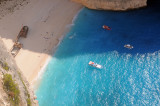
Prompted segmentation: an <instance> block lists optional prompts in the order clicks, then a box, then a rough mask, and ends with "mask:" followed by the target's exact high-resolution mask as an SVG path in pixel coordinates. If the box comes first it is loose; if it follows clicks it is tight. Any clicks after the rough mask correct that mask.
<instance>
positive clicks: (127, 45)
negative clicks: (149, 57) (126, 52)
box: [124, 44, 133, 49]
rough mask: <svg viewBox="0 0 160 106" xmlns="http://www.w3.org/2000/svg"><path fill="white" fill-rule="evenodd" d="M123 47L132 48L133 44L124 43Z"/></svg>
mask: <svg viewBox="0 0 160 106" xmlns="http://www.w3.org/2000/svg"><path fill="white" fill-rule="evenodd" d="M124 47H125V48H128V49H133V46H132V45H130V44H126V45H124Z"/></svg>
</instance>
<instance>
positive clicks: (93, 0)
mask: <svg viewBox="0 0 160 106" xmlns="http://www.w3.org/2000/svg"><path fill="white" fill-rule="evenodd" d="M72 1H75V2H78V3H81V4H82V5H84V6H86V7H88V8H90V9H96V10H113V11H125V10H130V9H137V8H140V7H145V6H147V0H72Z"/></svg>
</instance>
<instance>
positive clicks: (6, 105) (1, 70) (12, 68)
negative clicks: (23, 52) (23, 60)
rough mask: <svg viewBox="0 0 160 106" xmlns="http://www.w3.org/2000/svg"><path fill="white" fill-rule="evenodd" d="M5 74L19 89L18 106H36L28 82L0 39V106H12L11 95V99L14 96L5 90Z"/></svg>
mask: <svg viewBox="0 0 160 106" xmlns="http://www.w3.org/2000/svg"><path fill="white" fill-rule="evenodd" d="M6 74H8V75H11V76H12V79H13V81H14V82H15V84H16V85H17V89H19V96H18V98H19V106H31V105H32V106H38V104H37V103H36V101H35V100H34V98H35V97H34V93H33V91H32V90H31V89H30V88H29V83H28V81H27V80H26V79H25V77H24V76H23V75H22V74H21V71H20V70H19V68H18V67H17V65H16V63H15V60H14V58H13V57H12V56H11V54H10V53H9V52H8V51H7V49H6V48H5V46H4V44H3V41H2V40H1V39H0V106H12V105H13V104H12V103H11V93H12V94H13V95H12V96H13V97H14V95H15V94H14V93H13V92H9V91H7V90H5V86H4V81H3V79H4V75H6ZM9 83H11V82H9ZM29 104H30V105H29ZM17 106H18V104H17Z"/></svg>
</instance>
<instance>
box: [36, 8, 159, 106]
mask: <svg viewBox="0 0 160 106" xmlns="http://www.w3.org/2000/svg"><path fill="white" fill-rule="evenodd" d="M159 19H160V8H159V7H158V6H152V7H148V8H144V9H139V10H134V11H128V12H111V11H95V10H89V9H86V8H84V9H83V10H82V11H81V12H80V13H79V15H78V17H77V19H76V20H75V22H74V25H73V26H72V27H71V30H70V32H68V33H67V34H66V37H65V38H64V39H63V40H62V42H61V44H60V45H59V47H58V49H57V51H56V53H55V54H54V55H53V58H52V59H51V61H50V63H49V64H48V67H47V68H46V71H45V73H44V74H43V76H42V80H41V84H40V86H39V88H38V89H37V90H36V95H37V97H38V100H39V105H40V106H62V105H67V106H72V105H76V106H77V105H78V106H86V105H94V106H101V105H102V106H103V105H111V106H112V105H160V93H159V92H160V51H159V50H160V30H159V28H160V21H159ZM104 24H105V25H108V26H110V27H111V28H112V29H111V30H110V31H109V30H105V29H103V28H102V26H103V25H104ZM125 44H131V45H133V46H134V48H133V49H131V50H129V49H127V48H124V45H125ZM89 61H94V62H96V63H98V64H101V65H102V66H103V68H102V69H96V68H93V67H90V66H89V65H88V62H89Z"/></svg>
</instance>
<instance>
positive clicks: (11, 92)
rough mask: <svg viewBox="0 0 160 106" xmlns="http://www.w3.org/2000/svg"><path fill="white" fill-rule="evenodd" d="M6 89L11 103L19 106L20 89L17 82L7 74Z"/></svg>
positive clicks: (5, 79) (4, 80)
mask: <svg viewBox="0 0 160 106" xmlns="http://www.w3.org/2000/svg"><path fill="white" fill-rule="evenodd" d="M3 82H4V89H5V90H6V92H7V94H8V96H9V98H10V100H11V103H12V104H13V106H18V104H19V93H20V91H19V89H18V86H17V84H16V83H15V81H14V80H13V79H12V76H11V75H10V74H5V75H4V78H3Z"/></svg>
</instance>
